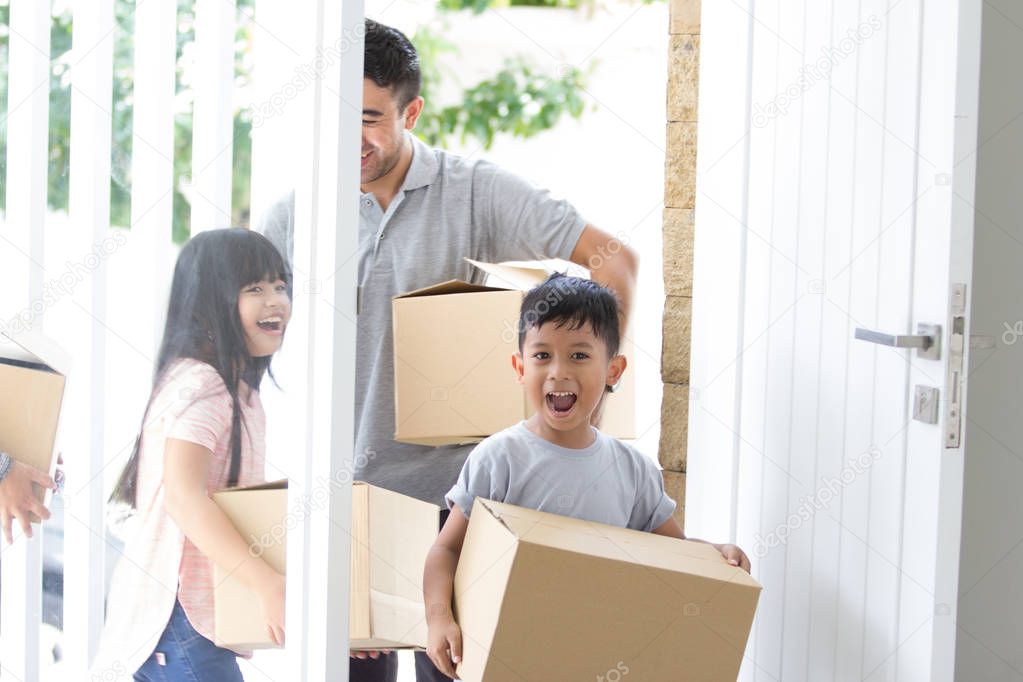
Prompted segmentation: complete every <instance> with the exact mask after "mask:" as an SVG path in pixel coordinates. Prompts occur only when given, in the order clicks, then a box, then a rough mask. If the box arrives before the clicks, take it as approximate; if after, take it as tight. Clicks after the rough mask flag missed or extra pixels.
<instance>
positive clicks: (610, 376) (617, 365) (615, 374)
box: [607, 355, 629, 386]
mask: <svg viewBox="0 0 1023 682" xmlns="http://www.w3.org/2000/svg"><path fill="white" fill-rule="evenodd" d="M628 365H629V362H628V360H626V359H625V356H624V355H616V356H614V357H613V358H611V365H610V366H609V367H608V368H607V385H608V386H616V385H618V382H619V381H620V380H621V378H622V375H623V374H625V368H626V367H627V366H628Z"/></svg>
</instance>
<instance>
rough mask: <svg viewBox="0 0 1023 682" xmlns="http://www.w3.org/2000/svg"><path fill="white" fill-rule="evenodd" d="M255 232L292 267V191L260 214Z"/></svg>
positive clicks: (293, 218) (293, 199)
mask: <svg viewBox="0 0 1023 682" xmlns="http://www.w3.org/2000/svg"><path fill="white" fill-rule="evenodd" d="M256 232H259V233H260V234H261V235H263V236H264V237H266V238H267V239H269V240H270V242H271V243H272V244H273V245H274V246H275V247H277V250H278V251H279V252H280V254H281V256H283V257H284V262H285V263H287V264H288V267H292V264H293V257H294V251H295V193H294V192H289V193H288V194H287V196H285V197H282V198H281V199H280V200H278V201H277V202H276V203H275V204H274V205H273V206H271V207H270V208H268V209H267V210H266V211H265V212H264V213H263V215H261V216H260V218H259V222H258V223H257V225H256Z"/></svg>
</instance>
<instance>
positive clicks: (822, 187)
mask: <svg viewBox="0 0 1023 682" xmlns="http://www.w3.org/2000/svg"><path fill="white" fill-rule="evenodd" d="M829 5H830V3H826V2H806V3H804V4H803V7H804V16H803V31H802V32H803V36H802V43H801V44H802V51H803V55H802V57H801V66H800V73H802V74H804V75H805V76H806V77H807V78H808V79H812V78H813V72H814V70H815V69H816V68H817V66H818V64H819V62H820V60H821V59H822V58H823V55H824V54H826V48H827V46H828V44H829V42H830V28H831V11H830V6H829ZM800 102H801V105H802V110H801V124H800V135H799V142H798V151H797V155H798V157H799V171H798V174H797V175H796V177H795V178H794V179H793V181H794V182H795V183H796V185H797V187H798V192H799V196H798V200H797V201H798V209H797V214H796V229H797V231H798V236H797V250H796V254H797V255H796V261H797V262H798V264H799V267H798V270H797V276H796V277H797V278H796V291H795V294H796V297H797V298H796V301H795V309H794V311H793V312H794V315H795V328H796V336H795V338H794V339H793V357H794V358H796V361H795V362H794V363H793V367H792V372H793V377H792V414H791V417H790V418H791V420H792V422H791V442H792V444H791V454H792V463H791V466H790V469H789V473H790V474H791V478H790V479H789V482H790V487H789V505H790V506H789V514H796V515H798V518H799V519H800V523H799V527H798V528H797V529H795V530H794V531H793V532H792V534H791V535H790V537H789V541H788V545H787V549H788V561H787V565H786V567H785V584H786V604H785V614H784V618H785V624H786V627H785V641H784V643H783V649H782V679H785V680H792V681H793V682H798V681H799V680H806V679H807V677H806V667H807V661H808V659H809V650H808V645H809V640H810V612H811V608H812V601H811V592H810V590H809V589H807V586H808V585H809V584H810V580H811V569H812V566H813V555H814V544H813V538H814V535H813V529H814V525H815V524H816V519H815V517H814V515H812V514H811V513H810V510H811V509H812V507H810V506H809V504H808V502H807V500H808V499H811V498H812V497H813V496H814V493H815V490H816V489H817V487H818V484H817V459H818V456H819V452H818V449H817V429H818V424H819V420H820V411H819V401H820V397H821V392H822V390H823V391H827V390H830V386H822V385H821V381H820V376H821V364H822V362H824V361H825V356H824V349H823V347H822V345H821V323H822V319H823V305H824V290H823V288H824V281H823V278H824V241H825V240H824V235H825V230H824V219H825V215H826V211H825V204H824V200H825V196H826V193H827V178H828V140H827V121H828V90H827V88H826V87H824V84H823V83H814V84H813V85H812V86H811V87H809V88H807V89H805V90H804V91H803V93H802V95H801V96H800ZM794 151H795V150H794ZM828 357H829V358H830V357H831V350H830V349H828Z"/></svg>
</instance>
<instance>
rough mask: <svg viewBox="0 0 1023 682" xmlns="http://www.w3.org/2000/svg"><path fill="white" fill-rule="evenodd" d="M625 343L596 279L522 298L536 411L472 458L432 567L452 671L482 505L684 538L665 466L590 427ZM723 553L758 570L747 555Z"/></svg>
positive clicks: (441, 640) (528, 383) (437, 641)
mask: <svg viewBox="0 0 1023 682" xmlns="http://www.w3.org/2000/svg"><path fill="white" fill-rule="evenodd" d="M619 338H620V336H619V323H618V302H617V299H616V298H615V295H614V294H613V293H612V292H611V291H610V290H609V289H606V288H604V287H602V286H600V285H599V284H596V283H594V282H591V281H589V280H585V279H579V278H577V277H567V276H564V275H559V274H554V275H551V276H550V278H548V279H547V281H546V282H544V283H543V284H541V285H540V286H538V287H536V288H535V289H533V290H532V291H530V292H529V293H528V294H527V295H526V297H525V299H524V300H523V301H522V310H521V313H520V316H519V352H518V353H517V354H515V355H514V356H513V357H512V365H513V366H514V367H515V372H516V374H517V375H518V381H519V383H520V384H522V385H523V386H524V387H525V391H526V396H527V398H528V399H529V402H530V404H531V405H532V406H533V408H534V409H535V410H536V411H535V412H534V414H533V415H532V416H531V417H530V418H529V419H527V420H526V421H523V422H521V423H519V424H517V425H515V426H512V427H510V428H508V429H505V430H504V431H501V432H500V433H497V434H494V435H493V436H491V437H490V438H487V439H486V440H484V441H483V442H482V443H480V444H479V445H478V446H477V447H476V448H475V449H474V450H473V451H472V454H470V455H469V459H468V460H466V462H465V466H464V467H463V468H462V472H461V474H460V475H459V477H458V482H457V483H456V484H455V486H454V487H453V488H451V490H450V491H449V492H448V493H447V495H446V499H447V502H448V506H449V507H450V508H451V514H450V516H449V517H448V520H447V522H446V523H445V524H444V528H443V529H442V530H441V533H440V536H439V537H438V538H437V541H436V542H435V543H434V545H433V548H432V549H431V550H430V554H429V557H428V558H427V560H426V570H425V574H424V577H423V591H424V597H425V601H426V614H427V615H426V618H427V623H428V626H429V641H428V647H427V653H428V654H429V656H430V659H431V660H432V661H433V663H434V665H436V666H437V668H438V669H439V670H440V671H441V672H443V673H444V674H446V675H448V676H450V677H452V678H454V677H455V664H456V663H458V662H459V660H460V658H461V653H462V634H461V630H460V629H459V627H458V624H457V623H455V620H454V617H453V615H452V611H451V597H452V590H453V584H454V578H455V567H456V565H457V564H458V556H459V554H460V553H461V550H462V542H463V540H464V539H465V531H466V528H467V527H468V524H469V519H468V517H469V514H470V513H471V512H472V504H473V500H474V499H475V498H477V497H482V498H484V499H488V500H496V501H499V502H507V503H509V504H514V505H518V506H521V507H529V508H531V509H537V510H540V511H546V512H551V513H554V514H561V515H563V516H574V517H576V518H580V519H585V520H588V521H595V522H599V523H606V524H611V525H614V526H619V527H625V528H632V529H635V530H643V531H648V532H652V533H657V534H659V535H670V536H672V537H676V538H680V539H685V534H684V533H683V532H682V528H681V527H680V526H679V524H678V522H677V521H675V520H674V518H672V515H671V514H672V512H673V511H674V509H675V502H674V501H673V500H672V499H671V498H669V497H668V496H667V495H666V494H665V492H664V482H663V479H662V478H661V472H660V470H659V469H658V468H657V465H656V464H654V462H652V461H651V460H650V459H649V458H647V457H645V456H643V455H642V454H640V453H639V452H638V451H637V450H635V449H634V448H632V447H630V446H628V445H626V444H624V443H621V442H619V441H617V440H615V439H613V438H610V437H609V436H606V435H604V434H602V433H601V432H600V431H598V430H597V429H596V428H594V427H593V426H591V425H590V420H591V417H592V415H593V413H594V411H595V410H596V409H597V407H598V405H599V403H600V401H601V398H602V397H603V396H604V393H605V391H607V390H608V387H609V386H614V385H615V384H616V383H618V379H619V378H620V377H621V376H622V373H623V372H624V371H625V364H626V361H625V358H624V357H623V356H621V355H618V343H619ZM714 546H715V547H716V548H717V549H718V550H719V551H720V552H721V554H722V555H724V557H725V559H727V560H728V562H729V563H730V564H732V565H734V566H740V567H742V568H743V569H745V570H747V571H748V570H749V567H750V564H749V559H747V558H746V555H745V554H744V553H743V551H742V550H741V549H739V548H738V547H736V546H735V545H714Z"/></svg>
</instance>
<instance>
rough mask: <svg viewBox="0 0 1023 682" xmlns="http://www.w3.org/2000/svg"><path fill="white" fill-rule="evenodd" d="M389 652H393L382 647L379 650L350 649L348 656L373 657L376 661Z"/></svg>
mask: <svg viewBox="0 0 1023 682" xmlns="http://www.w3.org/2000/svg"><path fill="white" fill-rule="evenodd" d="M389 653H391V650H390V649H380V650H379V651H350V652H348V658H359V659H366V658H372V659H373V660H374V661H375V660H376V659H378V658H380V656H381V655H383V656H386V655H387V654H389Z"/></svg>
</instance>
